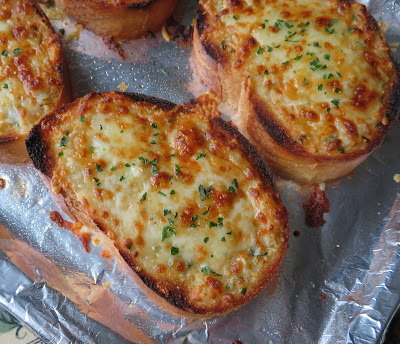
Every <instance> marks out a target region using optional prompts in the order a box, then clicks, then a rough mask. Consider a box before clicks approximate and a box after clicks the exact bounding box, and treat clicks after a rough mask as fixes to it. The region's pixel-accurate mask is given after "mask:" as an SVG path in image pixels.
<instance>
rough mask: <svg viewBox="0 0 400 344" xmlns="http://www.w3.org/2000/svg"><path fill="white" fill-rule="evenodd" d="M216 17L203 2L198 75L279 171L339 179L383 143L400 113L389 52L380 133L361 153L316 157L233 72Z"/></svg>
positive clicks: (309, 179)
mask: <svg viewBox="0 0 400 344" xmlns="http://www.w3.org/2000/svg"><path fill="white" fill-rule="evenodd" d="M339 2H340V3H341V4H343V6H346V7H348V6H356V5H357V6H358V5H359V4H357V3H356V2H355V1H347V0H340V1H339ZM232 6H233V5H232ZM238 6H240V4H239V5H238ZM233 7H234V6H233ZM361 11H362V13H363V15H364V16H365V17H366V20H367V23H368V29H370V30H372V31H373V32H374V34H375V35H376V36H377V37H379V38H380V39H382V40H383V41H384V42H386V41H385V39H384V35H383V34H382V32H381V31H380V29H379V26H378V24H377V22H376V20H375V19H374V18H373V17H372V16H371V15H370V14H369V13H368V12H367V11H366V9H365V7H362V8H361ZM211 16H212V14H210V13H208V12H207V10H206V9H205V8H204V7H203V6H202V2H200V8H199V10H198V14H197V20H196V25H195V32H194V40H193V46H194V48H193V57H194V65H195V73H194V75H195V77H196V78H199V79H200V81H201V82H202V83H204V84H205V85H206V87H207V88H208V89H210V90H211V91H212V92H213V93H215V94H216V96H217V97H218V98H219V99H221V100H223V101H225V102H228V103H229V104H231V105H233V106H234V107H237V109H238V116H237V117H235V118H233V122H234V123H235V124H236V125H237V126H238V127H239V130H240V131H241V132H242V133H243V134H244V135H245V136H246V137H247V138H248V139H249V140H250V141H251V142H252V143H253V144H254V145H255V146H256V148H257V149H258V150H259V151H260V153H261V155H262V156H263V157H264V158H265V159H266V160H267V161H268V163H269V165H270V166H271V168H273V170H274V171H275V172H277V173H278V174H280V175H281V176H283V177H284V178H287V179H291V180H294V181H297V182H299V183H302V184H315V183H321V182H326V181H331V180H335V179H338V178H341V177H343V176H345V175H347V174H349V173H350V172H351V171H352V170H353V169H354V168H355V167H357V166H358V165H359V164H360V163H361V162H362V161H364V160H365V159H366V158H367V157H368V155H369V154H370V153H371V152H372V151H373V150H374V149H375V148H376V147H378V146H379V145H381V144H382V143H383V141H384V139H385V136H386V134H387V132H388V130H389V129H390V127H391V126H392V125H393V123H394V122H395V121H396V119H397V118H398V117H399V113H400V112H399V108H400V97H399V95H400V72H399V70H400V69H399V66H398V64H397V63H396V62H395V61H394V60H393V57H392V55H391V52H390V51H388V55H389V58H390V60H391V61H392V63H393V65H394V68H393V74H392V75H391V76H390V81H389V82H388V85H389V87H390V92H387V93H386V94H385V98H384V99H383V100H382V103H383V107H384V109H385V110H384V118H385V120H384V121H383V120H382V122H378V123H377V126H378V124H379V125H380V127H379V128H378V130H377V134H376V135H375V136H374V137H372V138H370V139H368V141H367V144H365V145H364V147H363V148H362V149H358V150H356V151H352V152H350V153H347V152H346V153H344V154H341V155H337V154H336V155H335V154H333V155H331V154H329V153H327V152H326V153H324V154H321V153H319V154H318V153H317V154H315V153H311V152H310V151H307V150H306V149H305V147H304V146H303V145H302V142H301V143H300V142H299V140H296V138H294V137H292V136H291V135H290V134H289V133H288V131H287V127H285V125H283V124H282V123H281V121H280V118H279V117H278V116H277V115H276V114H275V113H274V111H273V110H271V108H270V106H269V104H268V100H267V99H265V98H263V97H260V95H259V92H258V90H257V89H256V87H255V86H254V84H253V83H252V80H251V79H248V78H245V77H244V75H243V72H241V71H240V70H239V71H237V70H235V68H232V65H231V63H232V62H230V61H229V58H230V56H229V52H228V51H227V50H228V49H227V48H226V47H225V49H223V47H222V46H221V44H222V43H221V44H219V42H215V41H214V40H213V39H212V38H211V37H212V32H213V31H215V30H216V25H218V24H215V21H216V20H217V21H218V18H217V19H212V18H211ZM383 122H384V123H383ZM315 134H316V135H318V133H315Z"/></svg>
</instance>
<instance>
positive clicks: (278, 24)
mask: <svg viewBox="0 0 400 344" xmlns="http://www.w3.org/2000/svg"><path fill="white" fill-rule="evenodd" d="M274 26H275V27H276V28H278V29H279V30H281V29H282V24H281V23H280V22H279V20H278V21H277V22H275V24H274Z"/></svg>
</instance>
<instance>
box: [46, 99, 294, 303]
mask: <svg viewBox="0 0 400 344" xmlns="http://www.w3.org/2000/svg"><path fill="white" fill-rule="evenodd" d="M103 96H104V98H102V97H100V96H99V95H98V94H95V95H91V97H90V98H89V99H88V100H87V101H82V100H81V101H80V103H78V105H77V106H76V107H75V108H74V109H73V110H72V111H73V113H76V112H77V113H78V114H79V116H76V115H75V117H73V118H72V119H71V120H69V121H67V122H65V123H63V124H62V125H61V126H59V127H57V128H54V133H53V134H52V135H53V137H54V139H55V142H56V144H55V147H54V152H53V153H54V155H56V156H57V158H56V159H57V160H56V170H55V172H54V176H53V188H54V191H55V192H60V187H61V188H64V189H67V188H71V189H72V190H74V192H75V193H76V195H77V198H78V199H79V201H80V202H81V203H82V205H83V207H84V208H85V210H86V211H87V212H88V213H89V214H90V216H92V217H93V218H94V219H96V221H97V223H99V224H100V227H101V228H103V229H104V230H105V231H106V233H107V234H108V236H109V237H110V238H111V239H112V240H113V241H114V243H115V244H116V245H117V247H119V248H120V250H122V251H124V252H127V254H128V255H129V257H130V259H131V261H132V264H133V265H134V266H135V269H136V270H137V271H138V272H139V273H142V274H144V275H146V276H149V277H150V278H152V279H153V280H155V281H157V288H158V290H159V291H160V292H161V293H164V294H166V295H168V294H169V293H170V292H171V293H172V290H176V289H179V291H180V292H181V293H184V294H185V298H186V300H187V301H189V302H190V303H191V304H192V305H194V306H195V307H199V308H203V309H207V308H209V309H214V310H215V309H216V308H218V307H219V308H220V309H225V308H227V309H228V308H229V307H230V306H231V305H238V304H240V303H241V300H243V299H245V298H246V297H247V296H248V295H252V296H255V294H256V293H257V292H258V291H259V290H260V284H262V283H261V281H262V280H263V279H265V278H266V276H267V274H268V273H270V271H269V269H270V268H271V266H273V265H274V264H277V263H278V264H279V261H280V259H281V258H282V255H283V253H282V252H284V251H285V247H286V240H287V233H286V230H287V222H286V221H287V219H286V216H285V210H284V208H283V206H282V205H281V203H280V201H279V199H277V198H276V196H275V193H274V192H273V191H272V189H269V191H263V186H262V182H261V180H260V177H259V176H258V174H257V173H256V172H255V170H254V168H253V167H252V165H251V164H250V163H249V161H248V160H247V158H246V156H245V155H244V153H243V152H242V151H241V149H240V148H239V145H238V142H237V140H236V139H229V140H228V139H226V138H224V136H223V135H222V134H220V133H216V132H215V131H213V129H212V127H211V124H210V120H209V119H208V118H207V117H205V115H204V112H206V113H207V112H208V111H213V112H214V113H216V111H217V110H216V105H215V104H212V105H211V106H210V105H207V104H209V103H210V100H209V99H208V98H207V97H205V98H203V99H202V100H201V101H198V102H202V103H200V104H199V105H196V107H195V108H194V109H192V110H191V113H190V115H187V114H185V110H182V113H180V112H179V111H177V112H165V111H163V110H160V109H159V108H158V107H157V106H152V105H151V104H147V103H146V104H140V103H135V102H132V101H131V100H127V98H126V97H124V96H120V95H118V94H117V93H111V94H108V95H106V94H104V95H103ZM116 97H117V99H116ZM203 104H204V105H203ZM267 189H268V188H267ZM257 288H258V289H257ZM224 307H225V308H224Z"/></svg>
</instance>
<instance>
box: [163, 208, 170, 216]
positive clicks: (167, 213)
mask: <svg viewBox="0 0 400 344" xmlns="http://www.w3.org/2000/svg"><path fill="white" fill-rule="evenodd" d="M163 214H164V216H167V215H169V214H171V210H168V209H164V212H163Z"/></svg>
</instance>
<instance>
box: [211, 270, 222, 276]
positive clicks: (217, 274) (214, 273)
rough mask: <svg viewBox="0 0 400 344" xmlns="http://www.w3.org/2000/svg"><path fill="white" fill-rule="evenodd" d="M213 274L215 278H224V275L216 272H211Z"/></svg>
mask: <svg viewBox="0 0 400 344" xmlns="http://www.w3.org/2000/svg"><path fill="white" fill-rule="evenodd" d="M211 273H212V274H213V275H214V276H216V277H222V275H221V274H219V273H216V272H215V271H211Z"/></svg>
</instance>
